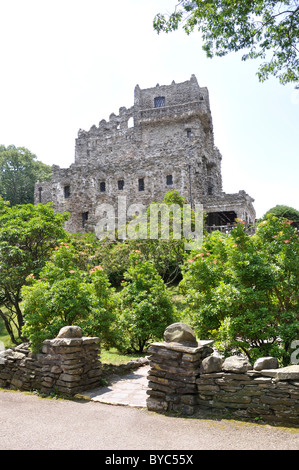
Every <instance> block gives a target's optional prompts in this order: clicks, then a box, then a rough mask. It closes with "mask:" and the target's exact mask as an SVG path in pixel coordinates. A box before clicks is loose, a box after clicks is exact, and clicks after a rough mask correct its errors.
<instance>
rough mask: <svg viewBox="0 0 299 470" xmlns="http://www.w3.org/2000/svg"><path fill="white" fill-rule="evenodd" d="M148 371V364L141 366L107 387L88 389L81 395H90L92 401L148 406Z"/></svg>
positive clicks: (137, 406)
mask: <svg viewBox="0 0 299 470" xmlns="http://www.w3.org/2000/svg"><path fill="white" fill-rule="evenodd" d="M148 371H149V366H148V365H146V366H143V367H140V368H139V369H137V370H135V371H133V372H130V373H129V374H127V375H125V376H122V377H117V379H116V380H115V381H113V382H112V384H111V385H109V386H107V387H99V388H96V389H93V390H88V391H86V392H82V394H80V395H83V396H85V397H88V398H89V399H90V400H92V401H97V402H101V403H106V404H109V405H126V406H132V407H136V408H146V399H147V394H146V390H147V388H148V380H147V374H148Z"/></svg>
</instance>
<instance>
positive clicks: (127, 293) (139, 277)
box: [118, 250, 175, 352]
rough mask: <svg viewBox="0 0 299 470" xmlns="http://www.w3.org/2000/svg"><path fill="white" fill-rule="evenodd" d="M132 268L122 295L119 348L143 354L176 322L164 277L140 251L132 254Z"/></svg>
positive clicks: (120, 297) (124, 284)
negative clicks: (148, 344) (149, 345)
mask: <svg viewBox="0 0 299 470" xmlns="http://www.w3.org/2000/svg"><path fill="white" fill-rule="evenodd" d="M130 264H131V265H130V267H129V269H128V271H127V272H126V273H125V275H124V277H125V280H124V281H123V286H124V287H123V289H122V291H121V292H120V293H119V303H120V318H119V327H120V330H121V331H122V332H123V336H122V338H121V343H119V344H118V348H119V349H123V350H126V351H132V350H133V351H138V352H142V351H143V350H144V348H145V347H146V345H147V343H148V342H149V341H154V340H161V339H162V338H163V333H164V331H165V328H166V327H167V326H168V325H169V324H171V323H172V322H173V320H174V314H175V312H174V307H173V304H172V301H171V297H170V295H169V293H168V292H167V290H166V286H165V284H164V282H163V280H162V278H161V277H160V276H159V274H158V273H157V271H156V269H155V266H154V265H153V263H152V262H150V261H146V260H145V259H144V257H143V256H142V254H141V252H140V251H138V250H137V251H133V252H132V253H131V254H130Z"/></svg>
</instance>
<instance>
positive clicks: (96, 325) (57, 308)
mask: <svg viewBox="0 0 299 470" xmlns="http://www.w3.org/2000/svg"><path fill="white" fill-rule="evenodd" d="M27 283H28V285H26V286H24V287H23V289H22V296H23V312H24V317H25V325H24V328H23V334H24V335H25V336H26V337H28V338H29V339H30V341H31V342H32V348H33V349H34V350H35V351H36V350H38V349H39V348H40V346H41V344H42V341H43V340H44V339H46V338H53V337H55V336H56V335H57V334H58V332H59V330H60V328H62V327H63V326H67V325H78V326H80V327H81V328H82V331H83V333H84V335H85V336H99V337H100V338H101V340H102V344H106V345H107V344H108V345H109V344H111V342H112V341H114V331H113V327H114V323H115V307H116V304H115V297H114V290H113V289H112V288H111V286H110V283H109V281H108V278H107V276H106V274H104V272H103V269H102V267H101V266H95V267H94V268H92V269H91V270H90V271H89V272H86V271H83V270H81V269H79V268H78V256H77V253H76V251H75V249H74V248H73V247H72V246H70V245H69V244H66V243H65V244H63V245H61V246H60V247H59V248H58V249H57V250H56V251H55V252H54V253H53V255H52V256H51V258H50V260H49V261H48V262H47V263H46V264H45V266H44V268H43V269H42V270H41V272H40V275H39V278H35V277H34V276H33V275H32V274H31V275H30V276H28V278H27Z"/></svg>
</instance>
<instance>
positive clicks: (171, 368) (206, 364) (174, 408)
mask: <svg viewBox="0 0 299 470" xmlns="http://www.w3.org/2000/svg"><path fill="white" fill-rule="evenodd" d="M180 328H181V326H180ZM164 339H165V341H164V342H163V343H153V344H152V345H151V347H150V349H149V352H150V354H151V356H150V358H149V360H150V371H149V376H148V377H149V390H148V392H147V393H148V395H149V396H148V399H147V407H148V409H149V410H151V411H156V412H166V411H170V412H178V411H180V412H182V413H184V414H188V415H196V413H197V412H200V411H205V412H210V413H212V414H214V415H215V414H216V415H220V416H223V415H226V416H227V415H228V416H231V417H235V418H241V419H262V420H263V421H265V422H269V423H282V424H289V425H295V426H299V366H298V365H291V366H289V367H284V368H278V363H277V360H276V359H275V358H273V357H266V358H260V359H259V360H258V361H256V363H255V364H254V365H253V366H252V365H251V364H250V363H249V361H248V360H247V359H246V358H243V357H240V356H232V357H229V358H227V359H225V360H223V359H222V358H221V357H218V356H217V355H215V354H214V352H213V349H212V347H211V343H212V342H209V341H208V342H206V341H199V342H196V344H194V342H193V344H192V343H191V344H190V343H189V344H187V343H186V342H185V341H184V340H179V341H178V342H176V341H177V337H175V336H173V338H171V337H168V336H167V335H165V336H164ZM172 339H176V341H172Z"/></svg>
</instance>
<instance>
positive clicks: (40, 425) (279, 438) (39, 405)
mask: <svg viewBox="0 0 299 470" xmlns="http://www.w3.org/2000/svg"><path fill="white" fill-rule="evenodd" d="M0 426H1V427H0V449H1V450H9V449H10V450H29V449H30V450H114V451H117V450H298V449H299V429H295V428H289V429H288V428H277V427H274V426H269V425H266V426H265V425H258V424H248V423H241V422H237V421H232V420H219V421H217V420H208V419H185V418H176V417H175V418H173V417H169V416H164V415H159V414H156V413H151V412H149V411H147V410H146V409H142V408H132V407H128V406H117V405H107V404H104V403H99V402H94V401H88V402H83V401H81V402H75V401H68V400H53V399H41V398H38V397H37V396H35V395H30V394H26V393H22V392H10V391H0Z"/></svg>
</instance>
